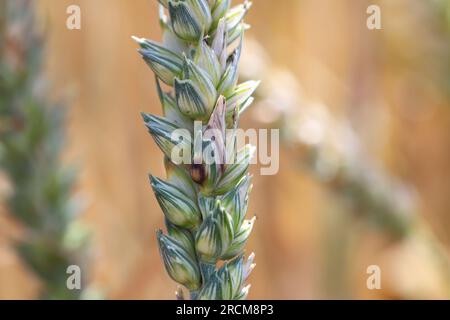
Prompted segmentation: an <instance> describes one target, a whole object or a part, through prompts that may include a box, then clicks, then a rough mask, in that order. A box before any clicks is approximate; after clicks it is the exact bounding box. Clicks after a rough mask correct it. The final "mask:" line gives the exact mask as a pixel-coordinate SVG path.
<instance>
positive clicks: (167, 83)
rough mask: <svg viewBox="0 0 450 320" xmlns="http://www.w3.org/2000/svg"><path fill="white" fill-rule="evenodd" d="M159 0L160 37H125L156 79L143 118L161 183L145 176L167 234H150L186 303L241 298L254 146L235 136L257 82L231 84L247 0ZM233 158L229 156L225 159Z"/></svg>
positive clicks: (248, 266) (247, 264)
mask: <svg viewBox="0 0 450 320" xmlns="http://www.w3.org/2000/svg"><path fill="white" fill-rule="evenodd" d="M159 2H160V24H161V27H162V29H163V42H162V43H158V42H155V41H152V40H147V39H140V38H136V37H133V38H134V40H136V42H137V43H138V44H139V45H140V49H139V52H140V54H141V55H142V57H143V59H144V61H145V62H146V63H147V64H148V66H149V67H150V68H151V69H152V70H153V72H154V73H155V75H156V83H157V90H158V93H159V97H160V100H161V104H162V108H163V114H164V116H163V117H159V116H155V115H151V114H143V118H144V122H145V125H146V126H147V128H148V130H149V132H150V134H151V135H152V137H153V138H154V140H155V142H156V143H157V145H158V146H159V147H160V149H161V150H162V151H163V153H164V155H165V165H166V172H167V179H166V180H161V179H159V178H156V177H154V176H150V182H151V185H152V187H153V191H154V193H155V196H156V199H157V201H158V203H159V204H160V207H161V209H162V211H163V213H164V215H165V220H166V228H167V233H166V234H164V233H163V232H162V231H158V233H157V238H158V243H159V248H160V253H161V257H162V259H163V262H164V265H165V267H166V270H167V272H168V274H169V276H170V277H171V278H172V279H173V280H175V281H176V282H178V283H179V284H181V285H183V286H184V287H186V288H187V289H188V290H189V291H190V293H191V294H190V296H191V299H213V300H219V299H245V298H246V297H247V294H248V291H249V286H245V281H246V279H247V277H248V275H249V274H250V272H251V270H252V269H253V268H254V264H253V258H254V255H253V254H251V255H250V256H249V258H248V259H244V247H245V244H246V242H247V239H248V238H249V235H250V232H251V230H252V227H253V223H254V219H251V220H246V219H245V215H246V211H247V207H248V194H249V192H250V189H251V181H250V180H251V177H250V175H249V174H248V166H249V162H250V159H251V156H252V153H253V148H252V147H251V146H248V145H247V146H243V147H242V148H239V147H238V146H237V140H236V139H235V136H234V133H235V130H236V128H237V125H238V120H239V117H240V115H241V114H242V112H243V111H244V110H245V109H247V107H248V106H249V105H250V104H251V102H252V101H253V98H252V97H251V96H252V94H253V92H254V91H255V89H256V87H257V86H258V84H259V82H257V81H248V82H245V83H241V84H238V64H239V58H240V53H241V50H242V42H243V37H244V31H245V30H246V29H248V26H247V25H246V24H245V23H244V22H243V19H244V16H245V15H246V13H247V11H248V9H249V8H250V2H247V1H246V2H244V3H243V4H239V5H237V6H235V7H233V8H230V6H231V0H160V1H159ZM163 86H164V87H165V88H168V91H167V92H165V91H164V89H163V88H162V87H163ZM205 150H208V153H205V152H204V151H205ZM208 155H209V156H208ZM231 155H235V156H236V161H234V162H231V161H226V160H229V159H231V157H230V156H231ZM181 160H182V161H181ZM208 160H209V161H208ZM220 262H223V263H220ZM219 263H220V267H219ZM182 296H183V294H182V292H181V291H180V292H179V293H178V294H177V297H178V298H181V297H182Z"/></svg>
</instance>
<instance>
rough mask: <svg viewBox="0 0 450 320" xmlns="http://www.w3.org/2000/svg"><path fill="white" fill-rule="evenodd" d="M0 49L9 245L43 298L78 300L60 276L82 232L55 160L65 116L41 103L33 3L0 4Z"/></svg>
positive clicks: (83, 240) (1, 154) (1, 156)
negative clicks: (15, 232) (12, 236)
mask: <svg viewBox="0 0 450 320" xmlns="http://www.w3.org/2000/svg"><path fill="white" fill-rule="evenodd" d="M0 43H1V45H0V170H1V171H2V173H3V174H4V175H5V176H6V177H7V180H8V182H9V185H10V188H9V189H10V191H9V192H8V194H7V195H2V199H4V198H5V205H6V209H7V211H8V212H9V213H10V214H11V215H12V216H13V217H14V218H15V219H16V220H17V221H18V222H19V223H20V224H21V225H22V226H23V228H24V235H23V236H22V237H20V239H19V240H17V241H16V243H15V246H16V248H17V251H18V254H19V256H20V257H21V259H22V260H23V262H24V263H25V265H26V267H27V268H28V269H29V270H30V271H31V272H32V273H34V274H35V275H36V276H37V277H38V278H39V280H40V282H41V288H42V290H41V296H40V297H41V298H44V299H78V298H80V297H81V294H82V293H83V290H76V289H75V290H69V289H68V287H67V286H66V281H67V278H68V274H67V273H66V271H67V268H68V266H70V265H73V264H76V265H78V266H81V262H82V261H83V252H84V247H85V245H86V244H87V232H86V230H85V229H84V228H83V227H81V226H80V225H79V224H78V223H77V222H76V220H75V217H76V214H77V213H78V212H79V211H78V209H77V206H76V205H75V203H76V202H75V201H73V200H74V199H73V198H72V197H71V189H72V185H73V182H74V174H73V173H74V172H73V170H70V169H67V168H65V167H63V166H62V165H61V161H60V155H61V150H62V148H63V146H64V119H65V117H64V113H65V112H64V108H61V107H51V106H50V105H51V104H50V103H49V101H48V100H47V97H46V92H45V91H46V90H44V87H45V85H43V84H45V79H44V77H43V76H42V72H41V60H42V52H43V39H42V36H41V33H40V32H38V28H36V19H35V15H34V7H33V1H31V0H14V1H13V0H10V1H0ZM82 288H83V287H82Z"/></svg>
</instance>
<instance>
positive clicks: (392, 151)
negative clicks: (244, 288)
mask: <svg viewBox="0 0 450 320" xmlns="http://www.w3.org/2000/svg"><path fill="white" fill-rule="evenodd" d="M0 1H5V0H0ZM35 2H36V4H37V9H38V16H39V17H40V19H41V21H42V23H43V25H44V29H45V30H46V41H47V48H46V53H45V59H46V61H45V63H46V74H47V76H48V78H49V80H50V83H51V90H50V93H51V96H52V98H53V99H56V100H57V99H64V100H65V101H69V102H70V103H69V105H70V111H69V121H68V124H67V130H68V138H67V143H66V150H67V152H66V155H65V157H64V161H66V162H67V163H71V164H76V165H77V166H78V168H79V169H78V170H79V171H78V172H79V175H78V183H77V188H76V193H77V195H80V196H81V197H82V198H83V201H84V203H85V205H86V207H85V213H84V214H83V215H82V216H81V218H80V219H81V221H82V222H83V223H84V224H85V225H86V226H88V227H89V228H90V229H91V231H92V241H91V249H90V250H91V258H90V264H89V265H90V270H89V274H90V278H89V282H90V283H91V284H92V285H94V286H95V287H96V288H99V289H100V290H101V291H102V292H103V294H104V295H105V297H106V298H114V299H157V298H158V299H172V298H174V291H175V289H176V285H175V283H174V282H173V281H172V280H170V279H169V277H168V276H167V275H166V273H165V270H164V267H163V265H162V262H161V259H160V258H159V254H158V250H157V247H156V241H155V230H156V229H157V228H159V227H161V226H162V225H163V215H162V213H161V211H160V209H159V207H158V204H157V202H156V200H155V198H154V196H153V194H152V192H151V189H150V187H149V183H148V179H147V173H148V172H151V173H152V174H155V175H157V176H163V175H164V170H163V164H162V156H161V153H160V152H159V150H158V149H157V147H156V145H155V144H154V142H153V140H152V139H151V138H150V137H149V135H148V133H147V131H146V130H145V128H144V126H143V125H142V121H141V118H140V115H139V112H140V111H146V112H151V113H156V114H160V113H161V111H160V104H159V102H158V98H157V94H156V90H155V83H154V79H153V75H152V72H151V71H150V69H149V68H148V67H147V66H146V65H145V64H144V63H143V61H142V60H141V59H140V57H139V55H138V54H137V53H136V45H135V43H134V42H133V41H132V40H131V35H137V36H140V37H146V38H152V39H160V37H161V34H160V29H159V23H158V6H157V1H149V0H134V1H123V0H58V1H56V0H36V1H35ZM72 4H76V5H79V6H80V8H81V19H82V20H81V23H82V24H81V30H68V29H67V28H66V19H67V17H68V15H67V14H66V9H67V7H68V6H69V5H72ZM373 4H376V5H378V6H379V7H380V8H381V23H382V29H381V30H369V29H368V28H367V26H366V20H367V18H368V17H369V14H368V13H367V12H366V10H367V8H368V7H369V5H373ZM246 20H247V22H248V23H249V24H251V25H252V28H251V29H250V30H249V31H248V32H247V33H246V42H245V44H244V56H243V58H242V62H241V66H242V67H241V68H242V70H241V71H242V79H244V78H247V77H248V78H257V79H262V80H263V84H262V85H261V87H260V88H259V92H258V94H257V100H256V104H255V105H254V106H252V109H251V111H249V112H248V113H247V114H246V115H245V116H244V117H243V119H242V121H243V122H242V125H243V127H244V128H250V127H252V128H253V127H256V128H280V129H281V149H280V170H279V172H278V174H276V175H273V176H260V175H259V170H257V169H258V168H257V167H256V166H254V167H253V168H252V169H251V170H252V172H253V173H254V188H253V191H252V194H251V200H250V210H249V214H256V215H257V216H258V220H257V222H256V226H255V229H254V232H253V235H252V237H251V240H250V243H249V244H248V251H249V252H251V251H254V252H255V253H256V263H257V267H256V269H255V270H254V272H253V274H252V276H251V278H250V280H249V282H250V283H251V284H252V289H251V292H250V296H249V298H250V299H305V298H306V299H315V298H363V299H382V298H386V299H392V298H402V299H408V298H449V297H450V268H449V264H448V254H449V251H450V215H449V212H450V2H449V1H448V0H433V1H431V0H430V1H422V0H395V1H392V0H371V1H365V0H341V1H335V0H279V1H273V0H255V1H254V5H253V7H252V9H251V10H250V12H249V14H248V16H247V19H246ZM20 232H21V227H20V225H19V224H18V223H17V222H16V221H14V220H13V219H12V218H11V217H10V215H9V214H8V213H7V212H6V210H3V209H2V211H1V213H0V298H29V299H33V298H36V297H37V292H38V290H39V286H40V284H39V281H38V280H37V279H36V278H35V277H34V276H33V275H32V274H31V272H30V271H29V270H27V267H26V266H24V265H23V264H22V263H21V262H20V261H21V260H20V259H19V258H18V256H17V255H16V253H15V251H14V248H13V245H12V244H11V243H12V240H11V239H14V238H17V237H20ZM373 265H376V266H379V268H380V270H381V289H379V290H369V289H368V287H367V283H366V282H367V278H368V277H369V276H370V274H368V273H367V270H368V267H369V266H373ZM369 269H370V268H369Z"/></svg>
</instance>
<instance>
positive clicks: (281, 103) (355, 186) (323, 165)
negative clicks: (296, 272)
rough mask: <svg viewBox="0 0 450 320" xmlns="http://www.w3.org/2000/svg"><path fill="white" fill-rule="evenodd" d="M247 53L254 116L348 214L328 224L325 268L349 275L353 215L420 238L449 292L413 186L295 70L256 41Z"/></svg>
mask: <svg viewBox="0 0 450 320" xmlns="http://www.w3.org/2000/svg"><path fill="white" fill-rule="evenodd" d="M243 59H244V60H245V61H246V62H249V61H253V66H252V68H245V69H243V70H242V75H243V76H244V77H245V78H247V77H255V76H256V77H259V78H261V79H263V81H262V83H263V84H264V85H263V88H262V89H261V90H259V91H258V92H259V93H260V94H259V96H258V97H257V98H258V108H255V116H256V118H257V119H258V120H260V121H261V122H264V123H270V124H271V125H273V126H274V127H279V128H281V135H282V138H283V140H284V143H285V146H286V147H288V148H289V149H290V150H291V151H293V152H294V153H295V154H297V155H298V157H299V159H300V162H301V164H302V167H303V168H305V169H306V170H308V171H309V172H311V173H312V174H313V175H314V176H315V177H317V179H318V180H319V181H320V182H321V183H322V184H323V185H325V186H326V187H327V189H328V190H330V191H331V193H330V195H332V197H331V198H330V199H332V200H334V202H335V203H334V204H333V205H332V206H330V208H331V207H333V210H335V211H338V212H333V213H340V214H343V215H345V216H341V217H339V218H336V217H334V219H331V220H332V221H330V222H329V223H328V224H329V226H328V227H329V228H330V229H329V230H327V231H328V232H330V233H331V232H335V233H336V234H334V235H331V237H330V239H329V240H330V241H329V243H327V245H328V246H329V247H328V248H326V250H327V254H329V255H331V256H332V257H327V259H329V261H328V263H330V265H329V266H326V268H329V269H331V270H333V272H334V274H333V278H334V279H329V280H330V281H336V278H339V277H345V276H346V275H345V274H344V273H345V269H346V267H347V266H342V265H339V264H343V263H345V260H346V259H347V258H345V257H344V256H345V255H347V254H348V252H347V251H348V246H349V245H350V243H349V242H350V239H349V234H348V233H349V232H350V228H349V226H350V224H351V223H352V221H353V222H355V221H362V222H364V223H366V224H367V225H370V226H375V227H376V228H377V229H378V230H379V231H380V232H381V233H383V234H385V235H387V236H388V237H389V238H391V239H392V240H393V241H394V242H401V241H404V242H407V241H409V242H411V243H420V244H421V245H423V246H424V247H425V248H426V251H427V254H428V255H429V257H431V258H432V259H433V262H432V263H431V264H432V265H433V267H434V268H435V269H436V272H438V273H439V274H440V275H441V279H443V280H444V281H445V283H443V284H442V285H443V287H445V290H446V295H447V296H450V260H449V256H448V254H447V252H446V249H445V248H444V247H443V246H442V244H441V243H440V242H439V241H438V240H437V239H436V237H435V236H434V234H433V233H432V232H431V230H430V228H429V226H428V224H427V223H426V222H425V221H424V219H422V218H421V217H419V216H418V215H417V211H418V209H417V204H416V200H417V195H416V194H415V192H414V190H413V189H412V188H411V187H409V186H408V185H406V184H405V183H403V182H402V181H400V180H399V179H396V178H395V177H392V176H391V175H389V174H387V173H386V172H385V171H384V170H383V169H382V168H381V167H380V166H379V165H378V164H377V163H376V162H375V161H374V160H373V159H372V158H371V157H370V155H369V154H368V153H367V150H365V149H364V147H363V145H362V141H361V140H360V138H359V137H358V135H357V134H356V132H355V131H354V130H353V129H352V127H351V125H350V123H349V122H348V121H346V119H341V118H337V117H335V116H334V115H332V114H331V113H330V111H329V110H328V108H327V106H325V105H324V104H322V103H319V102H313V101H307V100H306V99H304V98H303V97H302V96H301V92H302V88H301V85H300V83H299V81H298V80H297V78H296V77H295V75H293V74H292V73H291V72H290V71H288V70H285V69H284V68H282V67H279V66H277V65H276V64H274V63H272V62H271V61H270V59H269V58H268V56H267V54H266V53H265V50H264V48H263V47H262V46H261V45H260V44H259V43H258V42H256V41H254V40H252V41H251V43H247V52H246V55H245V56H244V57H243ZM243 65H244V66H246V64H245V63H244V64H243ZM286 84H289V85H286ZM347 213H348V216H347V215H346V214H347ZM333 216H335V215H334V214H333ZM331 224H333V225H331ZM353 231H354V230H353ZM337 270H339V271H337ZM337 272H340V273H339V276H336V273H337ZM337 280H339V279H337ZM331 286H334V289H335V290H336V292H334V294H337V295H338V296H340V297H342V296H343V297H345V298H348V296H346V295H345V294H343V292H344V291H345V290H346V288H343V287H342V286H345V284H343V283H339V284H338V285H337V286H336V284H331ZM340 286H341V287H340ZM328 289H330V288H328ZM334 289H332V290H334ZM416 294H417V293H416ZM418 294H420V293H418Z"/></svg>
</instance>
